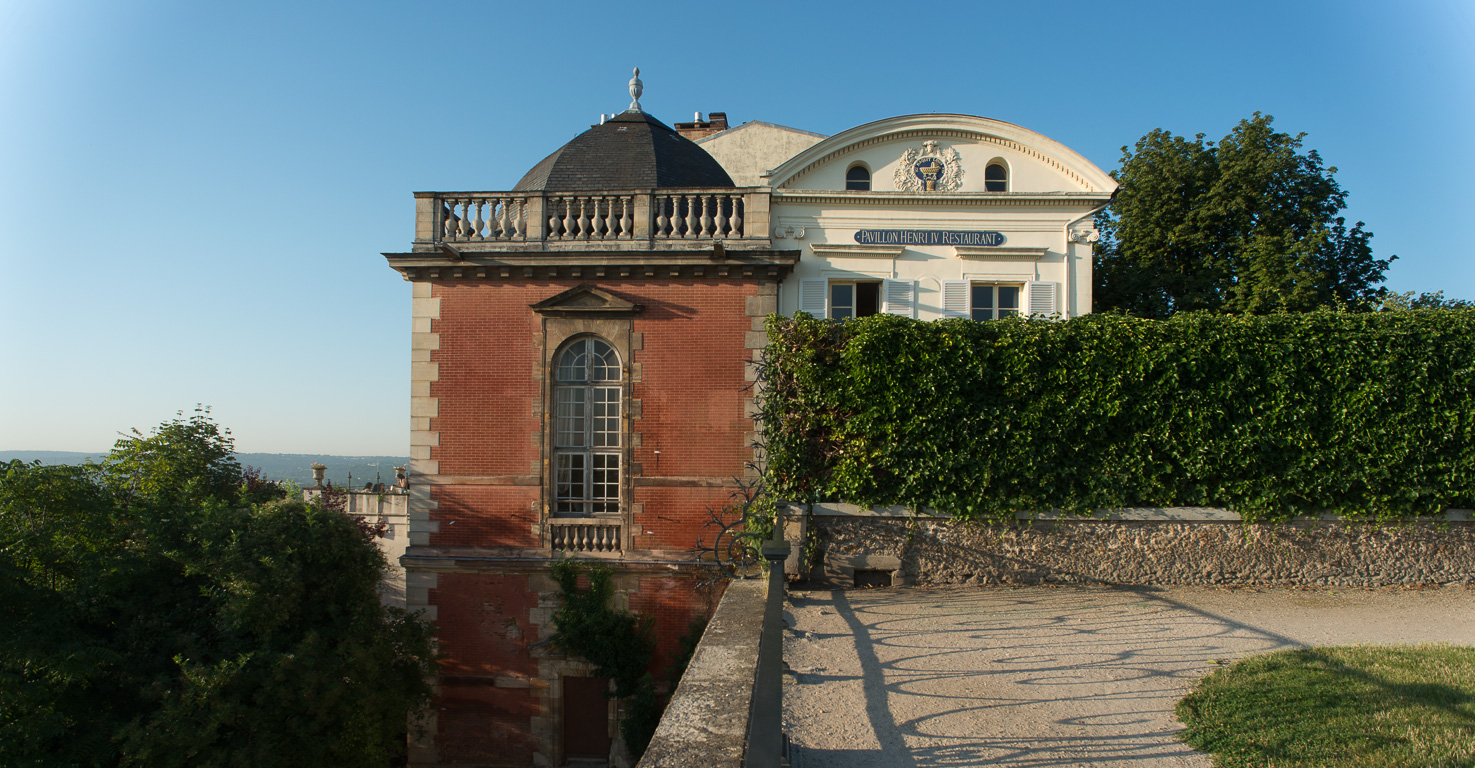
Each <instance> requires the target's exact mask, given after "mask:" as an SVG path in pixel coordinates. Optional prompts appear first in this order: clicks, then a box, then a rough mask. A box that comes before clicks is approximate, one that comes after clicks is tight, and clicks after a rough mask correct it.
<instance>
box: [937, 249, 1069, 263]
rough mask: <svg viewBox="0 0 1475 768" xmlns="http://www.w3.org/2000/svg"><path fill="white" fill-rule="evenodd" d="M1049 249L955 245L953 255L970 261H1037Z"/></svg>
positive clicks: (1043, 256)
mask: <svg viewBox="0 0 1475 768" xmlns="http://www.w3.org/2000/svg"><path fill="white" fill-rule="evenodd" d="M1049 252H1050V249H1049V248H1009V247H1006V246H983V245H979V246H972V245H955V246H953V253H954V254H955V255H957V257H958V258H960V259H968V260H970V261H1039V260H1040V259H1043V258H1045V254H1047V253H1049Z"/></svg>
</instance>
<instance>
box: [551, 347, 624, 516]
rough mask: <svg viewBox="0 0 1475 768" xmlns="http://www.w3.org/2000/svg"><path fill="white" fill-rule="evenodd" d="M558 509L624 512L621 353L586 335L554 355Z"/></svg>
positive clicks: (583, 512)
mask: <svg viewBox="0 0 1475 768" xmlns="http://www.w3.org/2000/svg"><path fill="white" fill-rule="evenodd" d="M555 359H556V360H557V361H558V362H557V365H556V369H555V371H554V382H555V384H554V412H553V466H554V475H555V480H554V485H555V489H554V490H555V495H556V496H557V506H555V508H554V509H555V511H556V512H557V513H558V514H563V515H576V516H587V515H597V514H612V513H616V512H619V511H620V402H621V400H620V375H621V370H620V356H619V354H618V353H617V352H615V350H614V348H613V347H611V346H610V345H609V344H608V343H606V342H605V341H604V340H602V339H597V338H594V337H593V336H583V337H580V338H577V339H574V340H573V341H571V342H569V343H568V344H567V345H565V346H564V348H563V350H562V351H561V352H559V353H558V357H557V358H555Z"/></svg>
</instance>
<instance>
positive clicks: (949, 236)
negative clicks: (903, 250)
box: [855, 229, 1004, 245]
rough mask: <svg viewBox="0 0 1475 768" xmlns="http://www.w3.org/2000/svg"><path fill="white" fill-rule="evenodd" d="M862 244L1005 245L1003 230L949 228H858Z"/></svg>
mask: <svg viewBox="0 0 1475 768" xmlns="http://www.w3.org/2000/svg"><path fill="white" fill-rule="evenodd" d="M855 242H857V243H860V244H861V245H1003V244H1004V233H1002V232H962V231H958V230H947V229H858V230H856V232H855Z"/></svg>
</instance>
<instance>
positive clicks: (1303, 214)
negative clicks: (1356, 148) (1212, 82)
mask: <svg viewBox="0 0 1475 768" xmlns="http://www.w3.org/2000/svg"><path fill="white" fill-rule="evenodd" d="M1271 122H1272V118H1271V117H1270V116H1269V115H1261V114H1260V113H1258V112H1256V113H1255V115H1254V116H1253V117H1251V118H1250V119H1248V120H1242V121H1240V123H1239V125H1238V126H1236V127H1235V129H1234V130H1233V131H1232V132H1231V133H1230V134H1229V135H1228V136H1225V137H1224V138H1223V140H1221V141H1220V142H1218V145H1217V146H1216V145H1215V143H1214V142H1212V141H1208V142H1206V141H1205V140H1204V135H1203V134H1199V135H1198V136H1197V137H1195V138H1194V139H1192V140H1190V139H1185V138H1183V137H1181V136H1174V135H1173V134H1171V133H1169V132H1167V131H1163V130H1155V131H1153V132H1151V133H1149V134H1147V135H1146V136H1144V137H1142V139H1141V140H1139V141H1138V142H1137V145H1136V147H1135V148H1134V149H1129V148H1127V147H1123V148H1122V165H1121V168H1120V169H1118V170H1117V171H1116V172H1115V173H1113V176H1114V177H1115V178H1116V179H1117V181H1118V182H1120V183H1121V189H1120V190H1118V192H1117V195H1116V198H1115V199H1114V200H1113V201H1112V204H1111V206H1110V207H1109V208H1108V209H1107V211H1106V214H1105V215H1104V216H1103V217H1101V219H1100V220H1099V224H1100V226H1101V229H1102V234H1103V237H1102V238H1101V241H1100V242H1099V243H1098V245H1097V248H1096V269H1095V276H1096V286H1095V301H1094V304H1095V309H1096V310H1097V311H1111V310H1118V311H1124V312H1128V313H1130V314H1134V315H1139V316H1142V317H1159V318H1160V317H1166V316H1168V315H1170V314H1172V313H1174V312H1180V311H1189V310H1211V311H1221V312H1235V313H1252V314H1260V313H1267V312H1276V311H1304V310H1309V309H1314V308H1317V307H1326V306H1333V307H1351V308H1371V307H1372V306H1373V305H1374V304H1376V302H1377V300H1378V299H1379V298H1381V297H1382V295H1383V291H1384V289H1382V288H1381V287H1379V286H1380V284H1381V283H1382V282H1383V274H1384V272H1385V271H1386V270H1387V268H1388V265H1389V263H1390V262H1391V261H1392V260H1393V258H1396V257H1390V258H1388V259H1377V258H1374V257H1373V252H1372V247H1371V245H1370V243H1369V241H1370V240H1371V238H1372V233H1371V232H1368V231H1366V230H1365V229H1364V228H1363V227H1364V224H1363V223H1362V222H1357V223H1356V224H1355V225H1353V226H1352V227H1351V228H1348V226H1347V222H1346V219H1345V218H1343V217H1342V216H1339V215H1338V214H1339V213H1340V212H1341V211H1342V209H1343V208H1345V207H1346V199H1347V193H1346V192H1345V191H1344V190H1343V189H1342V188H1341V186H1340V185H1339V184H1338V183H1337V180H1336V178H1335V177H1334V174H1335V173H1336V168H1329V167H1327V166H1326V165H1325V164H1323V162H1322V160H1321V157H1320V155H1318V154H1317V153H1316V151H1315V150H1309V151H1302V147H1303V139H1304V138H1305V134H1300V135H1296V136H1292V135H1290V134H1286V133H1281V132H1279V131H1276V130H1275V129H1274V128H1273V127H1272V124H1271Z"/></svg>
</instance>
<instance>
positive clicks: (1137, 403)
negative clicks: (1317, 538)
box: [762, 310, 1475, 520]
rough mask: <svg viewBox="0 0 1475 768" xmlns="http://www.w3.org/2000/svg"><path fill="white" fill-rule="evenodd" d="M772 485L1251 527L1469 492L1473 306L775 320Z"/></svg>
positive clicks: (780, 489)
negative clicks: (1207, 513) (1146, 513)
mask: <svg viewBox="0 0 1475 768" xmlns="http://www.w3.org/2000/svg"><path fill="white" fill-rule="evenodd" d="M768 334H769V344H768V347H767V349H766V352H765V355H766V366H765V372H764V375H765V377H766V378H765V386H766V390H765V395H764V398H763V402H762V409H763V419H764V428H765V438H766V441H767V447H768V469H769V477H768V481H769V483H770V486H771V488H772V491H773V493H774V494H775V495H776V496H777V497H778V498H783V499H788V500H790V501H795V502H800V503H804V502H812V501H817V500H820V499H825V498H835V497H839V498H844V499H847V500H849V501H852V502H855V503H858V504H865V505H892V504H899V505H905V506H908V507H911V508H913V509H919V510H920V509H930V510H935V511H937V512H940V513H942V514H947V515H951V516H953V517H956V518H961V519H970V520H985V519H988V520H1005V519H1011V518H1012V517H1013V515H1014V513H1015V512H1016V511H1020V510H1024V511H1028V510H1048V509H1063V510H1069V511H1072V512H1078V513H1084V512H1088V511H1090V510H1096V509H1103V508H1114V507H1134V506H1216V507H1226V508H1230V509H1233V510H1236V511H1238V512H1239V513H1240V514H1241V515H1243V516H1244V518H1245V519H1246V520H1265V519H1271V520H1275V519H1286V518H1288V517H1291V516H1294V515H1297V514H1304V513H1321V512H1330V513H1335V514H1341V515H1347V516H1351V517H1358V518H1365V519H1384V518H1391V517H1396V516H1403V515H1410V514H1429V513H1435V512H1438V511H1440V510H1442V509H1443V508H1446V507H1472V506H1475V473H1471V472H1470V467H1472V466H1475V310H1441V311H1427V310H1418V311H1409V312H1378V313H1347V312H1340V313H1339V312H1313V313H1305V314H1282V315H1271V316H1265V317H1253V316H1225V315H1211V314H1207V313H1185V314H1180V315H1176V316H1174V317H1173V318H1171V319H1169V320H1166V321H1158V320H1145V319H1137V318H1131V317H1124V316H1119V315H1118V316H1113V315H1087V316H1083V317H1079V318H1075V319H1072V320H1069V321H1066V322H1050V321H1046V320H1041V319H1020V318H1013V319H1009V320H1002V321H994V322H986V323H980V322H973V321H970V320H943V321H937V322H919V321H915V320H909V319H906V318H900V317H895V316H890V315H877V316H873V317H868V318H863V319H861V320H851V321H846V322H843V323H841V322H835V321H829V320H817V319H814V318H811V317H809V316H808V315H805V314H803V313H799V314H797V315H796V316H795V317H794V318H792V319H788V318H782V317H773V318H770V320H769V326H768Z"/></svg>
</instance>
